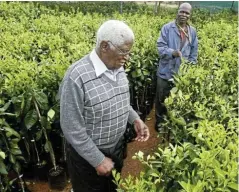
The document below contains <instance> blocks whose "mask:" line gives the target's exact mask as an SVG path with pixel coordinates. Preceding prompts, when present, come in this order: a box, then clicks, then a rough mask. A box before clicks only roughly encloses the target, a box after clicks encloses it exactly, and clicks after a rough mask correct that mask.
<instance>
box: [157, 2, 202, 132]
mask: <svg viewBox="0 0 239 192" xmlns="http://www.w3.org/2000/svg"><path fill="white" fill-rule="evenodd" d="M191 10H192V7H191V5H190V4H189V3H183V4H181V5H180V7H179V10H178V14H177V17H176V20H175V21H172V22H170V23H167V24H166V25H164V26H163V27H162V29H161V34H160V37H159V39H158V40H157V49H158V53H159V56H160V60H159V67H158V70H157V91H156V103H155V108H156V111H155V116H156V125H155V129H156V130H157V131H159V132H160V131H162V130H161V124H162V123H163V120H164V119H163V116H164V115H165V114H166V111H167V110H166V107H165V105H164V100H165V98H166V97H168V96H169V93H170V90H171V88H172V87H173V76H174V74H176V73H178V71H179V67H180V64H181V60H182V58H183V59H185V60H186V61H188V62H189V63H192V64H196V62H197V55H198V39H197V34H196V30H195V28H193V27H192V26H190V25H189V24H188V20H189V18H190V14H191Z"/></svg>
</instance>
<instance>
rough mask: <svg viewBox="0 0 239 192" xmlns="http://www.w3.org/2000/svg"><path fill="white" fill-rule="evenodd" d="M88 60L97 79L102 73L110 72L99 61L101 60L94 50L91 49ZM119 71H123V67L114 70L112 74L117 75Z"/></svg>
mask: <svg viewBox="0 0 239 192" xmlns="http://www.w3.org/2000/svg"><path fill="white" fill-rule="evenodd" d="M90 59H91V61H92V63H93V66H94V68H95V73H96V76H97V77H99V76H100V75H102V74H103V73H105V72H106V71H112V70H109V69H108V68H107V67H106V65H105V64H104V63H103V62H102V61H101V59H100V58H99V56H98V55H97V53H96V51H95V49H93V50H92V51H91V53H90ZM120 71H124V68H123V67H120V68H119V69H116V70H114V71H112V72H114V73H115V74H117V73H118V72H120Z"/></svg>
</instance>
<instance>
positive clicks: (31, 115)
mask: <svg viewBox="0 0 239 192" xmlns="http://www.w3.org/2000/svg"><path fill="white" fill-rule="evenodd" d="M37 121H38V116H37V111H36V110H30V111H29V112H28V113H27V114H26V116H25V118H24V123H25V126H26V127H27V129H30V128H32V126H33V125H35V124H36V122H37Z"/></svg>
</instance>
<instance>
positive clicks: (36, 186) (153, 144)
mask: <svg viewBox="0 0 239 192" xmlns="http://www.w3.org/2000/svg"><path fill="white" fill-rule="evenodd" d="M154 113H155V110H154V109H152V110H151V112H150V114H149V115H148V116H147V118H146V122H145V123H146V125H147V126H148V127H149V130H150V137H149V140H148V141H146V142H137V141H133V142H130V143H128V154H127V158H126V159H125V161H124V167H123V169H122V172H121V176H122V178H126V177H127V176H128V175H131V176H134V177H137V176H138V175H139V173H140V171H142V170H143V166H142V164H141V163H140V162H139V161H138V160H133V159H132V156H134V155H135V153H136V152H138V151H142V152H143V153H144V154H145V156H147V155H149V154H152V153H153V152H154V151H155V150H156V148H157V146H158V144H159V143H160V138H158V137H157V136H158V134H157V132H156V131H155V129H154V125H155V117H154ZM26 183H27V187H28V189H29V190H30V191H31V192H49V191H51V192H70V190H71V184H70V181H68V184H67V186H66V188H65V189H64V190H62V191H57V190H50V189H49V186H48V183H47V182H39V181H37V182H32V181H27V182H26Z"/></svg>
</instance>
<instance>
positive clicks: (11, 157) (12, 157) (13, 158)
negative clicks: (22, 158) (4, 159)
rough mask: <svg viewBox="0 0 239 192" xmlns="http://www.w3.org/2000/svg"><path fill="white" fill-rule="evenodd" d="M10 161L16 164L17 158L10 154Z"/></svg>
mask: <svg viewBox="0 0 239 192" xmlns="http://www.w3.org/2000/svg"><path fill="white" fill-rule="evenodd" d="M9 161H10V162H11V163H12V164H15V163H16V158H15V157H14V156H13V155H12V154H11V153H10V154H9Z"/></svg>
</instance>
